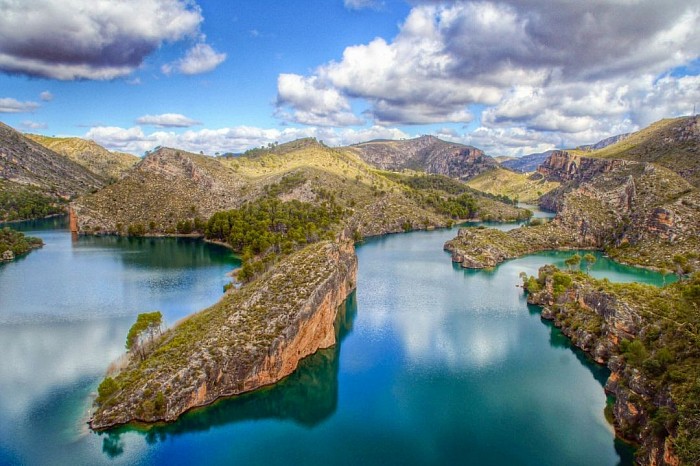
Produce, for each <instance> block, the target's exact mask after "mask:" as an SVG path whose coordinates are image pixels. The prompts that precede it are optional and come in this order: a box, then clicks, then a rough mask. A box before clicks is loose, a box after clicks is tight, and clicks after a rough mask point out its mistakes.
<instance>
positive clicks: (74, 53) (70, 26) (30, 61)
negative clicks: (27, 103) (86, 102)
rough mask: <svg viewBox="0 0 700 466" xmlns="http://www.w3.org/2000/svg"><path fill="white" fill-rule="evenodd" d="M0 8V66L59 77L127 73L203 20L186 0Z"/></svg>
mask: <svg viewBox="0 0 700 466" xmlns="http://www.w3.org/2000/svg"><path fill="white" fill-rule="evenodd" d="M0 11H2V12H3V14H2V15H0V71H4V72H6V73H10V74H24V75H28V76H38V77H44V78H53V79H60V80H74V79H113V78H116V77H119V76H125V75H128V74H129V73H131V72H132V71H133V70H135V69H136V68H137V67H138V66H139V65H141V63H142V62H143V60H144V59H145V58H146V57H147V56H148V55H149V54H151V53H152V52H153V51H155V50H156V49H157V48H158V47H160V46H161V45H162V44H163V43H164V42H175V41H179V40H182V39H183V38H185V37H196V36H197V34H198V33H199V26H200V24H201V22H202V21H203V18H202V14H201V10H200V8H199V6H197V4H196V3H194V1H191V0H121V1H119V2H114V1H111V0H64V1H61V2H57V1H55V0H23V1H21V2H18V1H13V0H0Z"/></svg>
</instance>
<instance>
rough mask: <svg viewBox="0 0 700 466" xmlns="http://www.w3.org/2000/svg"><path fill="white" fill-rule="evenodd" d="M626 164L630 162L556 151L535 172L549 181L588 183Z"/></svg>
mask: <svg viewBox="0 0 700 466" xmlns="http://www.w3.org/2000/svg"><path fill="white" fill-rule="evenodd" d="M628 163H630V162H629V161H627V160H618V159H595V158H591V157H579V156H577V155H572V154H570V153H568V152H566V151H561V150H556V151H553V152H552V153H551V154H550V155H549V157H548V158H547V159H546V160H545V161H544V162H543V163H542V165H540V166H539V167H538V168H537V171H538V173H541V174H542V175H544V176H545V177H547V178H549V179H552V180H556V181H561V182H566V181H589V180H591V179H593V178H594V177H596V176H597V175H600V174H602V173H608V172H611V171H613V170H615V169H616V168H618V167H621V166H624V165H626V164H628Z"/></svg>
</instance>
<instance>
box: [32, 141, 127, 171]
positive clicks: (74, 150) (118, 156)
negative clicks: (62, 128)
mask: <svg viewBox="0 0 700 466" xmlns="http://www.w3.org/2000/svg"><path fill="white" fill-rule="evenodd" d="M26 137H27V138H29V139H31V140H33V141H35V142H38V143H39V144H41V145H42V146H44V147H46V148H48V149H51V150H52V151H54V152H57V153H59V154H61V155H64V156H66V157H68V158H69V159H71V160H73V161H74V162H77V163H79V164H80V165H82V166H83V167H85V168H87V169H88V170H90V171H92V172H94V173H96V174H98V175H100V176H103V177H105V178H108V179H119V178H120V177H121V176H122V175H123V174H124V173H125V172H126V171H127V170H129V169H130V168H131V167H133V166H134V165H136V163H138V161H139V157H137V156H135V155H132V154H126V153H123V152H111V151H108V150H107V149H105V148H104V147H102V146H100V145H98V144H96V143H95V142H93V141H87V140H85V139H80V138H53V137H48V136H41V135H38V134H27V135H26Z"/></svg>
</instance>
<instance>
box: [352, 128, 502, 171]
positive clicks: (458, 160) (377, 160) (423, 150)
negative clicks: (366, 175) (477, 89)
mask: <svg viewBox="0 0 700 466" xmlns="http://www.w3.org/2000/svg"><path fill="white" fill-rule="evenodd" d="M352 149H354V150H355V151H356V152H357V153H358V154H359V156H360V157H361V158H362V160H364V161H365V162H367V163H369V164H370V165H373V166H375V167H377V168H381V169H382V170H393V171H400V170H403V169H410V170H418V171H424V172H426V173H434V174H438V175H445V176H449V177H452V178H458V179H462V180H468V179H470V178H473V177H474V176H476V175H478V174H480V173H483V172H485V171H487V170H491V169H493V168H495V167H497V166H498V163H497V162H496V161H495V160H494V159H492V158H491V157H489V156H487V155H485V154H484V153H483V151H481V150H480V149H477V148H476V147H471V146H465V145H462V144H456V143H451V142H446V141H442V140H440V139H438V138H436V137H435V136H421V137H419V138H416V139H408V140H402V141H385V140H381V141H369V142H365V143H361V144H357V145H354V146H352Z"/></svg>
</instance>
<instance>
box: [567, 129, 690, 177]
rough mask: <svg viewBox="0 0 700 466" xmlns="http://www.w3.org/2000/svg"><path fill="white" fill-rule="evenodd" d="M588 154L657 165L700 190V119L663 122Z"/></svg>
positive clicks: (589, 155)
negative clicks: (679, 176) (669, 170)
mask: <svg viewBox="0 0 700 466" xmlns="http://www.w3.org/2000/svg"><path fill="white" fill-rule="evenodd" d="M572 153H574V154H579V153H578V152H576V151H573V152H572ZM585 155H586V156H588V157H597V158H606V159H625V160H634V161H637V162H653V163H657V164H659V165H662V166H664V167H666V168H669V169H671V170H673V171H675V172H676V173H678V174H680V175H681V176H682V177H683V178H685V179H686V180H688V181H689V182H690V183H691V184H693V185H694V186H695V187H700V117H698V116H694V117H681V118H673V119H667V120H661V121H658V122H656V123H654V124H652V125H650V126H648V127H647V128H644V129H642V130H641V131H637V132H636V133H632V134H631V135H629V137H627V138H625V139H623V140H622V141H619V142H617V143H615V144H612V145H609V146H607V147H605V148H603V149H600V150H594V151H592V152H587V153H585Z"/></svg>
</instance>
